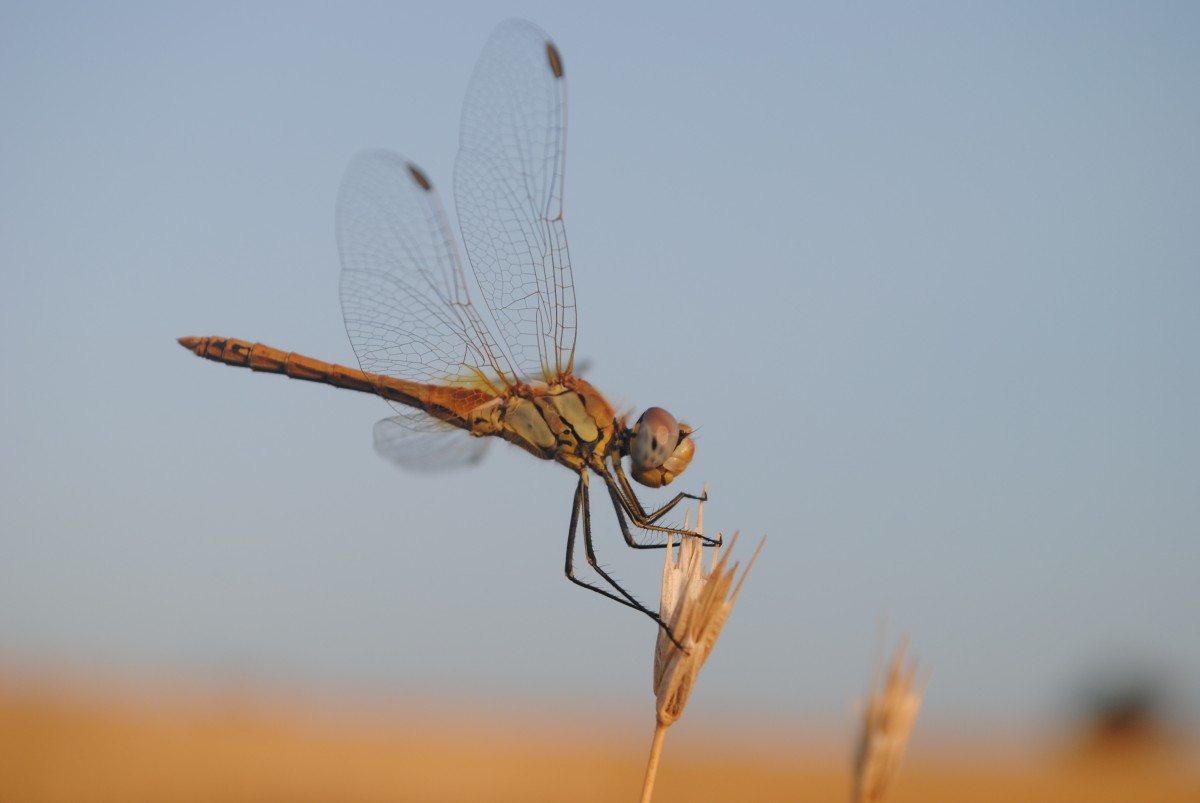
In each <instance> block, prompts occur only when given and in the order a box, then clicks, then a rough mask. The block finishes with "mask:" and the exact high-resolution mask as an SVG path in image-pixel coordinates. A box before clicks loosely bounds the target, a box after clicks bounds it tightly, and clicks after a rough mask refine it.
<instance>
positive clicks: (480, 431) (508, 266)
mask: <svg viewBox="0 0 1200 803" xmlns="http://www.w3.org/2000/svg"><path fill="white" fill-rule="evenodd" d="M566 130H567V129H566V81H565V78H564V72H563V60H562V57H561V56H560V54H559V51H558V49H557V48H556V47H555V45H554V43H553V42H552V41H550V39H549V37H548V36H547V35H546V34H545V33H544V32H543V31H541V30H540V29H539V28H537V27H536V26H534V25H532V24H531V23H528V22H524V21H509V22H506V23H503V24H501V25H500V26H499V27H498V28H497V29H496V31H495V32H494V33H493V34H492V36H491V38H490V39H489V40H488V43H487V45H486V46H485V48H484V51H483V54H482V56H481V57H480V59H479V62H478V64H477V66H476V68H475V71H474V74H473V77H472V78H471V81H470V85H469V87H468V90H467V97H466V101H465V103H464V106H463V113H462V128H461V135H460V142H459V151H458V157H457V162H456V164H455V170H454V195H455V202H456V207H457V210H458V219H459V226H460V228H461V231H462V237H463V242H464V245H465V250H466V254H467V258H468V260H469V263H470V266H471V268H472V274H473V277H474V280H475V286H476V287H477V289H478V291H479V293H480V295H481V296H482V298H483V305H482V306H477V305H476V304H474V303H473V302H472V299H471V294H470V291H469V284H468V275H467V273H466V271H464V269H463V262H462V260H461V259H460V258H459V254H458V250H457V247H456V245H455V239H454V235H453V234H452V232H451V228H450V225H449V221H448V218H447V216H446V213H445V210H444V208H443V206H442V203H441V201H440V199H439V196H438V193H437V191H436V190H435V189H434V187H433V184H432V183H431V182H430V180H429V179H428V178H427V177H426V175H425V173H423V172H422V171H421V170H420V169H419V168H418V167H417V166H415V165H414V164H412V163H411V162H408V161H406V160H405V159H404V158H403V157H401V156H399V155H398V154H395V153H392V152H389V151H369V152H366V153H363V154H360V155H359V156H357V157H356V158H355V159H354V160H353V161H352V162H351V164H350V166H349V168H348V169H347V171H346V175H345V177H344V179H343V181H342V185H341V189H340V192H339V197H338V205H337V235H338V250H339V254H340V257H341V263H342V272H341V281H340V291H341V302H342V313H343V315H344V317H345V323H346V332H347V334H348V335H349V338H350V343H351V345H352V346H353V348H354V352H355V355H356V356H357V358H358V363H359V368H358V369H355V368H350V367H347V366H344V365H335V364H332V363H328V362H323V361H321V360H316V359H313V358H311V357H306V356H303V355H301V354H297V353H295V352H285V351H281V350H279V349H275V348H271V347H269V346H266V345H263V344H261V343H251V342H249V341H245V340H237V339H233V338H225V337H181V338H179V343H180V344H181V345H183V346H184V347H185V348H187V349H188V350H190V351H192V352H194V353H195V354H197V355H199V356H201V357H204V358H206V359H209V360H214V361H217V362H222V363H226V364H228V365H234V366H240V367H245V368H250V369H251V370H254V371H264V372H268V373H277V374H285V375H287V376H289V377H291V378H292V379H301V380H307V381H310V382H320V383H324V384H328V385H333V386H335V387H339V388H347V389H350V390H356V391H360V392H363V393H372V394H375V395H378V396H382V397H383V398H384V399H385V400H387V401H388V403H389V404H391V406H392V407H393V409H394V411H395V414H394V415H392V416H391V417H389V418H385V419H383V420H382V421H379V422H378V423H377V424H376V425H375V428H374V445H375V449H376V451H378V452H379V453H380V454H382V455H383V456H384V457H387V458H389V459H390V460H392V461H393V462H395V463H398V464H399V465H401V466H404V467H416V468H422V469H428V468H451V467H456V466H462V465H468V464H471V463H474V462H476V461H478V460H479V459H480V458H481V457H482V456H483V453H484V451H485V449H486V447H487V445H488V443H489V442H490V440H489V438H490V437H499V438H503V439H504V440H506V441H508V442H509V443H511V444H514V445H515V446H518V447H520V448H522V449H524V450H525V451H527V452H529V453H531V454H533V455H534V456H536V457H539V458H542V459H544V460H553V461H555V462H557V463H560V464H561V465H563V466H566V467H567V468H568V469H570V470H571V471H573V472H574V473H575V474H576V475H577V476H578V483H577V485H576V487H575V496H574V501H573V504H572V507H571V519H570V525H569V528H568V530H567V552H566V566H565V570H566V576H567V578H568V579H569V580H571V581H572V582H573V583H575V584H577V585H580V586H583V587H584V588H587V589H590V590H591V591H595V592H597V593H599V594H602V595H603V596H605V597H608V598H610V599H612V600H615V601H616V602H619V603H621V604H622V605H626V606H628V607H630V608H633V609H635V610H637V611H640V612H641V613H644V614H646V615H647V616H649V617H650V618H651V619H653V620H654V621H655V622H657V623H658V625H659V626H660V627H662V628H664V630H666V631H667V633H668V634H670V629H669V628H667V626H666V625H665V624H664V622H663V620H662V619H661V618H660V616H659V614H658V613H657V612H655V611H653V610H650V609H649V608H647V607H646V606H645V605H643V604H642V603H641V602H639V601H638V600H637V599H636V598H635V597H634V595H632V594H631V593H629V592H628V591H626V590H625V589H624V588H623V587H622V586H621V585H620V584H619V583H618V582H617V581H616V580H615V579H613V577H612V576H610V574H609V573H608V572H606V571H605V570H604V569H603V567H602V566H601V565H600V564H599V562H598V561H597V559H596V553H595V548H594V546H593V539H592V522H591V508H590V501H589V500H590V497H589V475H590V474H595V475H596V476H597V477H599V478H600V479H601V480H602V481H603V483H604V487H605V488H606V490H607V492H608V495H609V497H610V498H611V500H612V504H613V508H614V510H615V511H616V516H617V521H618V522H619V525H620V529H621V533H622V535H623V537H624V540H625V542H626V544H628V545H629V546H630V547H633V548H635V549H651V548H661V547H663V546H666V544H664V543H661V542H654V543H643V542H642V541H639V540H638V538H637V537H635V535H634V529H637V530H639V531H658V532H662V533H673V534H679V535H681V536H692V537H698V538H701V539H702V540H703V542H704V543H705V544H707V545H717V544H719V543H720V540H719V536H718V537H717V538H709V537H706V536H702V535H697V534H696V533H694V532H692V531H690V530H687V529H679V528H675V527H669V526H666V525H664V524H663V523H662V521H663V518H664V516H665V515H666V514H667V513H668V512H670V511H671V510H672V509H673V508H675V507H676V506H677V505H678V504H679V503H680V502H681V501H683V500H685V499H693V500H703V499H704V498H705V497H706V494H700V495H696V494H690V493H677V494H676V495H675V496H674V497H673V498H671V499H670V500H668V501H667V502H666V503H665V504H663V505H661V506H659V507H657V508H654V509H647V508H646V507H644V506H643V505H642V503H641V502H640V501H639V500H638V498H637V496H636V495H635V493H634V489H633V486H632V484H631V483H630V481H629V475H627V474H626V471H625V468H624V465H623V462H624V460H625V458H628V459H629V464H630V472H629V474H631V475H632V477H633V479H634V481H636V482H638V483H639V484H641V485H643V486H646V487H649V488H662V487H664V486H666V485H669V484H670V483H671V482H672V481H673V480H674V479H675V478H676V477H678V476H679V475H680V474H682V473H683V471H684V470H685V469H686V468H687V467H688V464H689V463H690V462H691V460H692V457H693V456H694V453H695V442H694V439H693V438H692V434H693V432H692V428H691V427H689V426H688V425H687V424H684V423H680V422H678V421H676V419H675V418H674V417H673V416H672V415H671V414H670V413H668V412H667V411H666V410H664V409H662V408H660V407H650V408H648V409H647V410H646V411H645V412H643V413H642V415H641V416H640V417H639V418H638V419H637V420H636V421H634V422H633V423H632V424H629V423H628V420H627V419H628V417H627V416H626V415H624V414H618V413H617V412H616V411H615V410H614V408H613V406H612V405H611V404H610V403H609V402H608V401H607V400H606V399H605V397H604V396H603V395H602V394H601V393H600V392H599V391H598V390H596V388H594V387H593V386H592V385H591V384H589V383H588V382H587V381H586V380H584V379H583V378H581V377H580V376H578V375H576V374H575V373H574V364H575V337H576V314H577V313H576V304H575V285H574V281H573V278H572V269H571V260H570V255H569V253H568V250H567V236H566V229H565V227H564V223H563V175H564V173H563V169H564V157H565V144H566ZM460 430H465V433H463V432H461V431H460ZM630 524H632V525H633V527H632V528H631V526H630ZM685 526H686V525H685ZM581 527H582V533H583V551H584V555H585V558H586V560H587V563H588V565H589V566H590V568H591V570H592V571H593V572H594V573H595V575H596V576H598V577H599V578H601V579H602V580H603V583H604V585H600V584H597V583H595V582H591V581H589V580H588V579H585V578H583V577H578V576H576V573H575V552H576V535H577V534H578V532H579V531H580V528H581ZM643 537H644V536H643Z"/></svg>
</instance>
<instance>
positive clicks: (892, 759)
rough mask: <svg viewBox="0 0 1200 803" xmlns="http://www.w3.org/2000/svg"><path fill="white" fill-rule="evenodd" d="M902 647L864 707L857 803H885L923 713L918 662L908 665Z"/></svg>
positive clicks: (856, 767) (857, 756) (857, 763)
mask: <svg viewBox="0 0 1200 803" xmlns="http://www.w3.org/2000/svg"><path fill="white" fill-rule="evenodd" d="M904 650H905V646H904V645H903V644H901V645H900V647H899V649H897V650H896V655H895V657H894V658H893V659H892V663H891V665H890V666H888V668H887V672H886V674H885V676H884V678H883V680H882V683H881V682H880V680H879V677H878V674H879V673H878V671H876V679H875V681H874V683H873V684H872V685H873V688H872V689H871V693H870V695H869V696H868V698H867V701H866V703H865V705H864V706H863V714H862V730H861V732H860V734H859V739H858V745H857V749H856V751H855V757H854V790H853V794H852V796H851V800H852V801H853V803H882V801H884V800H886V799H887V796H888V793H889V792H890V791H891V789H892V786H893V784H894V783H895V780H896V776H897V775H898V774H899V772H900V761H901V760H902V759H903V758H904V748H905V747H906V746H907V745H908V739H909V736H911V735H912V729H913V725H914V724H916V721H917V714H918V713H919V712H920V710H921V696H922V692H921V691H917V690H916V689H914V679H915V677H916V673H917V666H916V661H915V660H914V661H910V662H909V663H908V665H907V666H905V664H904Z"/></svg>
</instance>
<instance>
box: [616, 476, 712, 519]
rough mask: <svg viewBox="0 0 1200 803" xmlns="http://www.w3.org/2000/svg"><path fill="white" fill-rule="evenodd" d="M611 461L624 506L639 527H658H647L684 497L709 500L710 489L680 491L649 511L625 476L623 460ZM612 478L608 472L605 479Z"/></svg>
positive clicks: (703, 500)
mask: <svg viewBox="0 0 1200 803" xmlns="http://www.w3.org/2000/svg"><path fill="white" fill-rule="evenodd" d="M611 462H612V467H613V471H614V472H615V473H616V478H617V481H618V482H619V483H620V491H619V493H620V495H621V500H622V506H623V507H624V508H625V510H626V511H627V512H628V513H629V517H630V518H631V519H633V522H634V524H637V525H638V526H639V527H644V528H645V529H649V530H653V529H657V528H655V527H646V525H647V524H654V523H655V522H656V521H658V520H659V519H661V518H662V517H663V516H665V515H666V514H667V512H668V511H670V510H671V509H672V508H674V507H675V506H676V505H678V504H679V503H680V502H682V501H683V500H684V499H694V500H696V501H697V502H705V501H707V500H708V491H705V492H703V493H701V494H700V495H699V496H697V495H696V494H690V493H686V492H680V493H677V494H675V496H674V498H673V499H671V501H669V502H667V503H666V504H665V505H663V506H662V507H660V508H658V509H657V510H654V511H652V512H650V513H647V512H646V510H645V509H644V508H643V507H642V503H641V501H640V500H639V499H638V498H637V494H635V493H634V492H633V486H632V485H631V484H630V482H629V478H628V477H627V476H625V467H624V466H623V465H622V464H621V461H620V460H619V459H612V460H611ZM611 479H612V477H611V476H609V475H607V474H606V476H605V480H606V481H609V480H611ZM609 486H610V487H611V486H612V483H611V482H609ZM666 529H668V530H672V531H674V532H682V530H677V529H676V528H674V527H668V528H666Z"/></svg>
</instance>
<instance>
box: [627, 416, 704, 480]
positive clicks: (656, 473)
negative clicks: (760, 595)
mask: <svg viewBox="0 0 1200 803" xmlns="http://www.w3.org/2000/svg"><path fill="white" fill-rule="evenodd" d="M691 434H692V428H691V427H689V426H688V425H687V424H680V423H679V422H678V421H676V420H675V418H674V416H672V415H671V414H670V413H668V412H667V411H666V410H664V409H663V408H661V407H651V408H649V409H648V410H646V412H644V413H642V417H641V418H639V419H638V421H637V423H636V424H634V425H633V429H632V430H631V431H630V436H631V442H630V445H629V459H630V462H631V463H632V467H633V478H634V479H635V480H637V481H638V482H640V483H641V484H642V485H646V486H649V487H651V488H661V487H662V486H664V485H669V484H670V483H671V480H673V479H675V478H676V477H678V476H679V475H680V474H682V473H683V470H684V469H685V468H687V467H688V463H690V462H692V455H693V454H694V453H695V451H696V446H695V444H694V442H693V441H692V439H691V438H690V437H689V436H690V435H691Z"/></svg>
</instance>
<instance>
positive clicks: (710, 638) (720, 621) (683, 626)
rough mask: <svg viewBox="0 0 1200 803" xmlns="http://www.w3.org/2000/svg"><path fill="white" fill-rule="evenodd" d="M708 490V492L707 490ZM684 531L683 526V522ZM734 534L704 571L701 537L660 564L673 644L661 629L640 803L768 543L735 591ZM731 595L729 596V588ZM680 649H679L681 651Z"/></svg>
mask: <svg viewBox="0 0 1200 803" xmlns="http://www.w3.org/2000/svg"><path fill="white" fill-rule="evenodd" d="M706 490H707V489H706ZM683 526H684V529H687V526H688V525H687V521H686V519H685V521H684V525H683ZM703 532H704V503H703V502H701V503H700V507H699V511H698V513H697V517H696V529H695V533H696V535H701V534H702V533H703ZM737 538H738V537H737V534H736V533H735V534H734V536H733V538H732V539H730V542H729V549H728V550H727V551H726V552H725V554H724V555H722V556H721V557H720V560H718V559H717V553H718V552H719V551H720V547H714V548H713V552H712V563H711V564H710V566H709V569H708V571H707V572H706V571H705V570H704V550H703V547H702V546H701V540H700V539H699V538H693V537H689V536H684V537H683V540H682V541H680V543H679V557H678V559H677V560H674V559H672V556H673V553H674V549H673V545H672V542H671V540H670V536H668V541H667V556H666V561H665V563H664V565H663V582H662V601H661V605H660V607H659V615H660V616H662V618H663V621H664V622H666V623H667V624H668V625H669V626H670V628H671V632H673V633H674V634H675V638H676V639H678V640H679V644H676V643H675V642H674V641H672V640H671V639H670V637H669V636H667V634H666V633H665V632H664V631H663V630H662V629H661V628H660V629H659V631H658V640H657V641H656V642H655V645H654V697H655V701H656V705H655V720H656V722H655V728H654V741H653V742H652V743H651V745H650V759H649V761H648V763H647V765H646V778H645V782H644V783H643V785H642V803H649V802H650V796H651V794H652V793H653V791H654V779H655V776H656V774H657V772H658V759H659V756H660V755H661V754H662V745H663V738H664V737H665V736H666V733H667V728H668V727H670V726H671V724H672V723H673V722H675V721H676V720H677V719H679V717H680V716H681V715H682V714H683V709H684V706H686V705H687V701H688V696H689V695H690V694H691V691H692V686H694V685H695V683H696V678H697V677H698V676H699V674H700V667H702V666H703V665H704V662H705V661H706V660H707V659H708V656H709V653H711V652H712V648H713V645H715V644H716V643H717V637H718V636H719V635H721V628H722V627H724V625H725V620H726V619H728V618H729V612H730V611H732V610H733V603H734V602H735V601H736V600H737V598H738V594H740V593H741V590H742V583H744V582H745V581H746V575H747V574H748V573H749V571H750V567H751V566H753V565H754V561H756V560H757V559H758V553H759V552H761V551H762V548H763V544H764V543H766V540H767V539H766V537H765V536H764V537H763V539H762V541H760V542H759V544H758V549H756V550H755V551H754V556H753V557H752V558H750V563H749V564H748V565H747V566H746V571H744V572H742V576H741V578H740V579H739V580H738V582H737V586H736V587H734V586H733V580H734V576H735V575H736V574H737V570H738V564H736V563H735V564H733V566H732V567H731V566H729V555H730V553H731V552H732V551H733V547H734V544H736V543H737ZM731 587H733V592H732V593H730V588H731ZM680 645H682V647H683V648H682V649H681V648H680Z"/></svg>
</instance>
